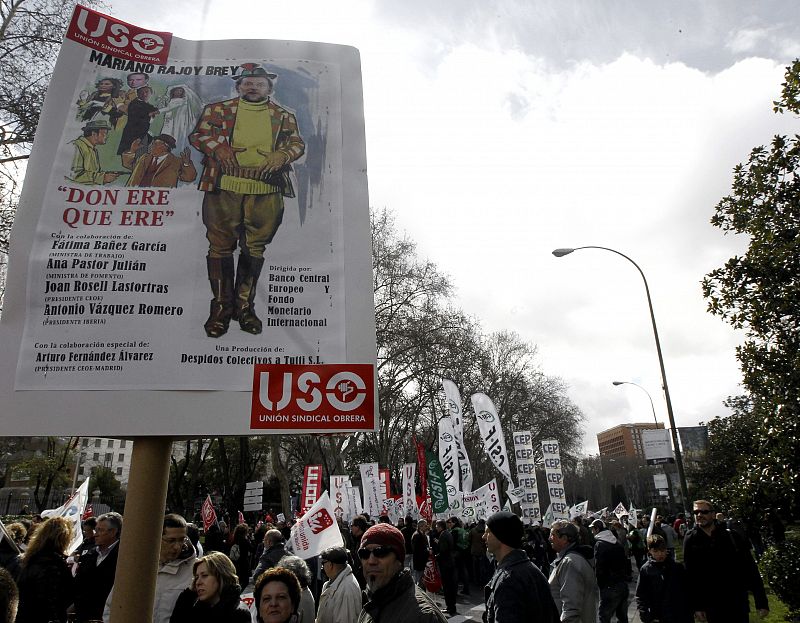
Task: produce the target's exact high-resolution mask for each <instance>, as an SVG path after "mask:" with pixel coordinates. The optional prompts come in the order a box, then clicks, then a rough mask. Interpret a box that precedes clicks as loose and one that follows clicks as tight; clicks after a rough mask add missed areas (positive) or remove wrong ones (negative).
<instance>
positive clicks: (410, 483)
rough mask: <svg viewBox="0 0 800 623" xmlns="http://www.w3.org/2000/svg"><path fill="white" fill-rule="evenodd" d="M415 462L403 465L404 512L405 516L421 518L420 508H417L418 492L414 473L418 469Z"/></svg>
mask: <svg viewBox="0 0 800 623" xmlns="http://www.w3.org/2000/svg"><path fill="white" fill-rule="evenodd" d="M416 468H417V466H416V464H415V463H406V464H405V465H403V512H404V513H405V516H406V517H407V516H408V515H411V517H412V518H414V519H419V509H418V508H417V492H416V490H415V489H414V475H415V473H414V472H415V471H416Z"/></svg>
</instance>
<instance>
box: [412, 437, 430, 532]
mask: <svg viewBox="0 0 800 623" xmlns="http://www.w3.org/2000/svg"><path fill="white" fill-rule="evenodd" d="M413 441H414V445H415V446H416V448H417V464H418V465H419V489H420V492H421V493H422V498H423V499H427V497H428V495H429V494H428V462H427V461H426V460H425V446H424V445H422V443H420V442H419V441H417V439H416V437H414V438H413ZM420 510H422V506H420ZM426 519H428V518H427V517H426Z"/></svg>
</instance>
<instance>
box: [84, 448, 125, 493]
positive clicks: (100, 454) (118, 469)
mask: <svg viewBox="0 0 800 623" xmlns="http://www.w3.org/2000/svg"><path fill="white" fill-rule="evenodd" d="M132 452H133V441H131V440H129V439H110V438H108V437H81V441H80V444H79V445H78V457H77V460H78V465H77V469H78V477H77V484H78V485H80V484H81V483H82V482H83V481H84V480H86V479H87V478H88V477H89V476H90V475H91V474H92V469H93V468H95V467H107V468H109V469H110V470H111V473H112V474H114V476H115V477H116V479H117V480H119V482H120V484H121V485H122V488H123V489H126V488H127V487H128V478H129V476H130V472H131V453H132Z"/></svg>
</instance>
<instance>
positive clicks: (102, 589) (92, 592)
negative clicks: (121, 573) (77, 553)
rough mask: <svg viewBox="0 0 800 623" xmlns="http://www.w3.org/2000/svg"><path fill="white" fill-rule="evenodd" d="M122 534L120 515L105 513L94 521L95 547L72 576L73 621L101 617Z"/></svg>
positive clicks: (80, 561)
mask: <svg viewBox="0 0 800 623" xmlns="http://www.w3.org/2000/svg"><path fill="white" fill-rule="evenodd" d="M121 534H122V515H120V514H119V513H114V512H111V513H105V514H104V515H100V517H98V518H97V523H96V525H95V529H94V545H95V547H93V548H92V549H91V550H88V551H85V552H84V553H83V554H82V555H81V557H80V559H79V561H78V571H77V572H76V574H75V615H76V616H75V618H76V620H77V621H96V620H98V619H102V618H103V608H104V607H105V604H106V598H107V597H108V594H109V593H110V592H111V588H112V587H113V586H114V579H115V577H116V573H117V558H118V556H119V538H120V536H121Z"/></svg>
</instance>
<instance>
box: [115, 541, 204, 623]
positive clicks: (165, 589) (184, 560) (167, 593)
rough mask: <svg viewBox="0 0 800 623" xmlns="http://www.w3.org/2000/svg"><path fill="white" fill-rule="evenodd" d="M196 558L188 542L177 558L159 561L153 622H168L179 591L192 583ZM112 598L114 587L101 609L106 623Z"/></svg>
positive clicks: (192, 547) (179, 593)
mask: <svg viewBox="0 0 800 623" xmlns="http://www.w3.org/2000/svg"><path fill="white" fill-rule="evenodd" d="M195 560H197V554H196V551H195V549H194V546H193V545H191V544H189V546H188V549H186V550H184V552H183V553H182V554H181V555H180V557H179V558H176V559H175V560H171V561H169V562H166V563H163V564H162V563H159V565H158V572H157V573H156V595H155V603H153V623H169V620H170V617H171V616H172V611H173V610H174V609H175V603H176V602H177V601H178V597H180V595H181V593H182V592H183V591H184V589H186V588H187V587H188V586H189V585H190V584H191V583H192V577H193V573H192V567H193V566H194V561H195ZM113 599H114V589H113V588H112V589H111V592H110V593H109V594H108V599H106V605H105V608H104V609H103V621H105V622H106V623H108V621H109V619H110V618H111V603H112V601H113Z"/></svg>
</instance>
